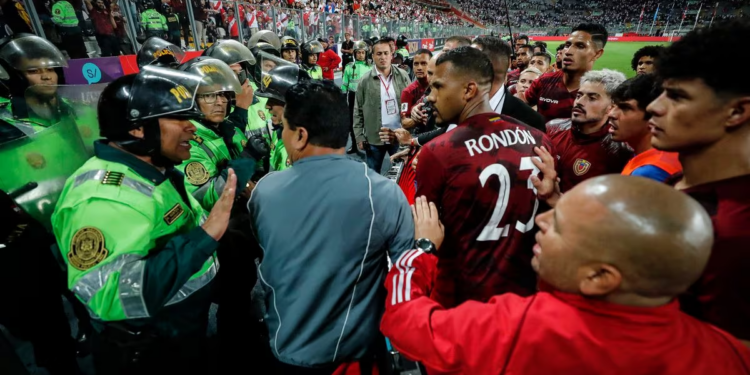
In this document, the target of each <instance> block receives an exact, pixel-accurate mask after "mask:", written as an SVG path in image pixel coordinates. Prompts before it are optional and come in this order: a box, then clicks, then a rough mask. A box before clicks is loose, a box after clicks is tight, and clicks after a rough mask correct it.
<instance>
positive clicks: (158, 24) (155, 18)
mask: <svg viewBox="0 0 750 375" xmlns="http://www.w3.org/2000/svg"><path fill="white" fill-rule="evenodd" d="M143 7H144V8H146V10H145V11H143V13H141V27H143V30H145V34H146V37H147V38H150V37H152V36H156V37H160V38H166V37H167V31H168V28H167V19H166V18H165V17H164V16H163V15H162V14H161V13H159V12H158V11H157V10H156V9H154V2H153V1H151V0H146V1H145V2H144V3H143Z"/></svg>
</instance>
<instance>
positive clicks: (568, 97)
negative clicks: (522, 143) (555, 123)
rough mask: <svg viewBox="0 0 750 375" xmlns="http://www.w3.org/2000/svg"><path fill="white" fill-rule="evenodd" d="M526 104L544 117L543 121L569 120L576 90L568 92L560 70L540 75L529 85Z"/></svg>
mask: <svg viewBox="0 0 750 375" xmlns="http://www.w3.org/2000/svg"><path fill="white" fill-rule="evenodd" d="M524 95H526V102H528V103H529V105H530V106H532V107H533V106H536V108H537V109H536V110H537V112H539V114H541V115H542V116H544V121H545V122H546V121H550V120H554V119H558V118H570V116H571V115H572V114H573V104H575V101H576V95H578V90H573V91H568V88H567V87H565V82H563V72H562V70H560V71H557V72H553V73H545V74H542V76H541V77H539V78H538V79H537V80H535V81H534V82H532V83H531V86H530V87H529V89H528V90H526V92H524Z"/></svg>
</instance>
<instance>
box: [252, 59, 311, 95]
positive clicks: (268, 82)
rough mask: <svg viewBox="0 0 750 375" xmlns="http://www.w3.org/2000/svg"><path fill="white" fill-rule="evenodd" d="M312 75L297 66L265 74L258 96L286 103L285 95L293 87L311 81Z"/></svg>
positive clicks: (272, 70) (281, 68) (275, 69)
mask: <svg viewBox="0 0 750 375" xmlns="http://www.w3.org/2000/svg"><path fill="white" fill-rule="evenodd" d="M310 79H311V78H310V75H309V74H308V73H307V72H306V71H304V70H302V69H300V68H299V67H298V66H296V65H289V66H280V67H278V68H274V69H271V71H269V72H263V79H262V81H263V82H262V83H261V85H260V88H259V90H258V91H257V92H256V95H258V96H260V97H262V98H268V99H274V100H278V101H280V102H282V103H286V99H284V95H286V92H287V90H289V88H291V87H292V86H294V85H296V84H298V83H300V82H302V81H305V80H310Z"/></svg>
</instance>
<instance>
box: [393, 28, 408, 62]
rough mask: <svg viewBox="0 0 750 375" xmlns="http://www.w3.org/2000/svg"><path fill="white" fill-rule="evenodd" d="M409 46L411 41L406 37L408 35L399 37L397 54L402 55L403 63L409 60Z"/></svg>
mask: <svg viewBox="0 0 750 375" xmlns="http://www.w3.org/2000/svg"><path fill="white" fill-rule="evenodd" d="M408 46H409V39H408V38H407V37H406V35H403V34H402V35H399V36H398V39H396V48H398V49H397V50H396V53H397V54H399V55H401V57H402V58H403V61H406V60H407V59H408V58H409V50H408V49H407V48H406V47H408Z"/></svg>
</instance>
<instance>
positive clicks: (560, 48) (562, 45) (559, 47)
mask: <svg viewBox="0 0 750 375" xmlns="http://www.w3.org/2000/svg"><path fill="white" fill-rule="evenodd" d="M563 49H565V43H563V44H560V45H559V46H557V49H556V50H555V51H557V52H559V51H562V50H563Z"/></svg>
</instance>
